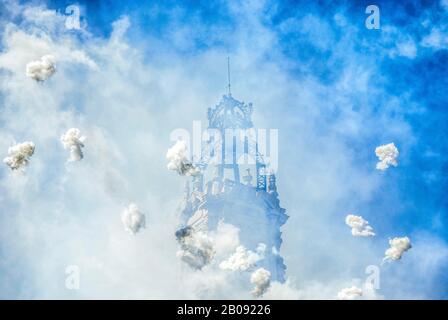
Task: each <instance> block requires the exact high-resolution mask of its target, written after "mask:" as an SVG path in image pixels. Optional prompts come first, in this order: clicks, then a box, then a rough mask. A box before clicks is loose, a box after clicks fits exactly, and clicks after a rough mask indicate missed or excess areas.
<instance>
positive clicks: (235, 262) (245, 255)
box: [219, 243, 266, 271]
mask: <svg viewBox="0 0 448 320" xmlns="http://www.w3.org/2000/svg"><path fill="white" fill-rule="evenodd" d="M265 251H266V245H265V244H263V243H260V244H258V247H257V250H256V252H253V251H250V250H247V249H246V248H245V247H244V246H238V247H237V248H236V251H235V253H234V254H232V255H231V256H230V257H229V258H228V259H227V260H224V261H222V262H221V263H220V264H219V267H220V268H221V269H223V270H231V271H237V270H239V271H246V270H248V269H250V268H252V267H253V266H255V263H256V262H257V261H259V260H262V259H263V258H264V253H265Z"/></svg>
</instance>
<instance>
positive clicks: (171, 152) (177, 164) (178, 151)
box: [166, 140, 200, 176]
mask: <svg viewBox="0 0 448 320" xmlns="http://www.w3.org/2000/svg"><path fill="white" fill-rule="evenodd" d="M166 158H167V159H168V164H167V168H168V169H169V170H173V171H177V173H179V174H180V175H182V176H185V175H187V176H195V175H197V174H199V172H200V171H199V169H198V168H196V167H195V166H194V165H193V164H192V163H191V161H190V160H188V156H187V144H186V142H185V141H183V140H179V141H177V142H176V143H175V144H174V146H172V147H171V148H170V149H168V152H167V153H166Z"/></svg>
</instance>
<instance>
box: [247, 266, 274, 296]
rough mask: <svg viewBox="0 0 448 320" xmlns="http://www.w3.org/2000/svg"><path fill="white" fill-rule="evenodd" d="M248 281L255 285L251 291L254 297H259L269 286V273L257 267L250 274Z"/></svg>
mask: <svg viewBox="0 0 448 320" xmlns="http://www.w3.org/2000/svg"><path fill="white" fill-rule="evenodd" d="M250 282H251V283H252V284H254V285H255V288H254V289H253V290H252V292H251V293H252V294H253V295H254V296H255V297H261V296H262V295H263V294H264V293H265V292H266V291H267V290H268V288H269V285H270V282H271V273H270V272H269V271H268V270H266V269H264V268H259V269H257V270H255V271H254V272H253V273H252V274H251V276H250Z"/></svg>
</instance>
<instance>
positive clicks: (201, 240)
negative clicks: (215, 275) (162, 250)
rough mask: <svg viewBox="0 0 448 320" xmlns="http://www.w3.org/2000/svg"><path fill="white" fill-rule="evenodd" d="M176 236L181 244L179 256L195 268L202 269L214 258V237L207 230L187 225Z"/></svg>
mask: <svg viewBox="0 0 448 320" xmlns="http://www.w3.org/2000/svg"><path fill="white" fill-rule="evenodd" d="M176 238H177V240H178V241H179V243H180V246H181V249H180V250H179V251H177V254H176V255H177V257H178V258H180V259H181V260H182V261H184V262H185V263H187V264H188V265H189V266H190V267H192V268H193V269H196V270H200V269H202V268H203V267H204V266H205V265H207V264H209V263H210V261H211V260H212V259H213V257H214V254H215V251H214V248H213V239H212V238H211V237H209V236H208V235H207V234H206V233H205V232H203V231H195V230H194V229H192V228H191V227H189V226H187V227H185V228H183V229H180V230H178V231H177V232H176Z"/></svg>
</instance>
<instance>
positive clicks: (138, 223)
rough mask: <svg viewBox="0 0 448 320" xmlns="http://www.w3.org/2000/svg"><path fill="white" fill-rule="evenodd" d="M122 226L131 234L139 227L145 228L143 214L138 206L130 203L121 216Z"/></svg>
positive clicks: (138, 229)
mask: <svg viewBox="0 0 448 320" xmlns="http://www.w3.org/2000/svg"><path fill="white" fill-rule="evenodd" d="M121 221H122V222H123V225H124V228H125V230H126V231H128V232H129V233H131V234H136V233H137V232H139V231H140V229H142V228H145V225H146V219H145V215H144V214H143V213H142V212H141V211H140V210H139V208H138V206H137V205H136V204H134V203H131V204H130V205H129V206H128V207H127V208H126V209H125V210H124V211H123V214H122V216H121Z"/></svg>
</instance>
